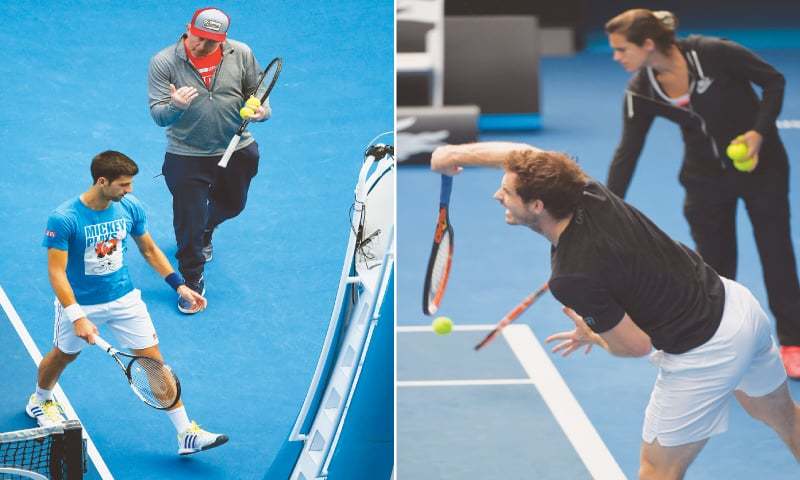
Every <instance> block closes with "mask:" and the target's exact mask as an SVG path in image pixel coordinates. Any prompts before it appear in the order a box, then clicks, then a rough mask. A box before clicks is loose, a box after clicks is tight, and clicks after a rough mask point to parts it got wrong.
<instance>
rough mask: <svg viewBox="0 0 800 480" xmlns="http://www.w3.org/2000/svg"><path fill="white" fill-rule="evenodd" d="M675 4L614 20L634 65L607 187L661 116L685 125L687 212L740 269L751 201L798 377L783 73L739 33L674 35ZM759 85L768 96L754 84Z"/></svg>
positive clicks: (788, 357) (621, 53) (774, 305)
mask: <svg viewBox="0 0 800 480" xmlns="http://www.w3.org/2000/svg"><path fill="white" fill-rule="evenodd" d="M676 26H677V19H676V18H675V16H674V15H673V14H671V13H670V12H664V11H660V12H653V11H650V10H646V9H634V10H628V11H626V12H624V13H622V14H620V15H618V16H616V17H614V18H612V19H611V20H610V21H609V22H608V23H606V26H605V28H606V33H607V34H608V38H609V43H610V44H611V47H612V49H613V50H614V60H615V61H617V62H619V63H620V64H621V65H622V66H623V67H624V68H625V70H627V71H629V72H635V73H634V75H633V77H632V78H631V80H630V82H629V83H628V88H627V89H626V91H625V98H624V102H623V119H624V124H623V125H624V126H623V133H622V139H621V141H620V144H619V146H618V147H617V150H616V152H615V153H614V159H613V161H612V162H611V166H610V168H609V172H608V181H607V184H608V187H609V188H610V189H611V190H612V191H613V192H614V193H616V194H617V195H619V196H621V197H624V195H625V192H626V190H627V189H628V185H629V184H630V181H631V177H632V176H633V171H634V169H635V167H636V163H637V161H638V159H639V155H640V153H641V151H642V147H643V146H644V141H645V138H646V136H647V132H648V130H649V129H650V126H651V125H652V123H653V119H654V118H655V117H656V116H661V117H665V118H667V119H669V120H671V121H673V122H675V123H676V124H678V126H679V127H680V129H681V135H682V137H683V142H684V155H683V164H682V166H681V170H680V182H681V184H682V185H683V186H684V188H685V189H686V198H685V202H684V215H685V217H686V220H687V221H688V222H689V226H690V228H691V232H692V237H693V238H694V241H695V243H696V245H697V251H698V252H699V253H700V255H702V257H703V259H704V260H705V261H706V263H708V264H709V265H711V266H712V267H713V268H714V269H715V270H716V271H717V272H718V273H719V274H720V275H722V276H724V277H727V278H731V279H735V278H736V255H737V249H736V205H737V202H738V200H739V199H740V198H741V199H742V200H743V201H744V204H745V207H746V208H747V213H748V215H749V217H750V221H751V222H752V225H753V232H754V234H755V239H756V245H757V246H758V252H759V255H760V257H761V264H762V267H763V271H764V280H765V283H766V287H767V295H768V297H769V305H770V309H771V310H772V312H773V314H774V315H775V319H776V323H777V331H778V338H779V340H780V343H781V358H782V359H783V363H784V366H785V367H786V370H787V373H788V374H789V376H791V377H793V378H800V283H799V282H798V278H797V268H796V262H795V256H794V249H793V247H792V241H791V233H790V228H789V161H788V157H787V155H786V150H785V149H784V147H783V143H782V142H781V139H780V137H779V135H778V130H777V128H776V126H775V120H776V118H777V116H778V114H779V113H780V110H781V104H782V102H783V88H784V83H785V81H784V78H783V75H781V74H780V72H778V71H777V70H775V69H774V68H773V67H772V66H771V65H769V64H767V63H766V62H764V61H763V60H762V59H760V58H759V57H757V56H756V55H755V54H754V53H753V52H751V51H749V50H747V49H746V48H744V47H742V46H741V45H738V44H736V43H734V42H731V41H727V40H723V39H719V38H713V37H704V36H699V35H692V36H689V37H687V38H685V39H676V38H675V27H676ZM753 83H754V84H756V85H758V86H759V87H761V90H762V94H761V98H759V97H758V95H756V93H755V91H754V90H753V86H752V84H753ZM734 139H737V140H738V141H742V142H744V143H746V144H747V147H748V156H750V157H753V158H754V159H755V160H756V161H755V165H754V167H753V168H752V169H751V170H750V171H748V172H742V171H739V170H737V169H736V168H734V166H733V162H732V161H731V159H729V158H728V157H727V156H726V155H725V153H724V152H725V149H726V147H727V145H728V144H729V143H730V142H731V141H733V140H734Z"/></svg>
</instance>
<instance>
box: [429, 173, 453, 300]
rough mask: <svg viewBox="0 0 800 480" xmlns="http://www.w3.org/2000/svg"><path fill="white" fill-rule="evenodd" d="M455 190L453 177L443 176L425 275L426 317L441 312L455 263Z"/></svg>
mask: <svg viewBox="0 0 800 480" xmlns="http://www.w3.org/2000/svg"><path fill="white" fill-rule="evenodd" d="M452 190H453V177H451V176H449V175H442V190H441V193H440V195H439V217H438V219H437V220H436V232H435V233H434V235H433V247H431V256H430V258H429V259H428V270H427V272H426V273H425V286H424V287H423V291H422V311H423V312H425V315H433V314H434V313H436V311H437V310H439V305H440V304H441V302H442V297H443V296H444V291H445V288H447V280H448V278H449V276H450V265H451V264H452V262H453V226H452V225H450V214H449V209H450V192H451V191H452Z"/></svg>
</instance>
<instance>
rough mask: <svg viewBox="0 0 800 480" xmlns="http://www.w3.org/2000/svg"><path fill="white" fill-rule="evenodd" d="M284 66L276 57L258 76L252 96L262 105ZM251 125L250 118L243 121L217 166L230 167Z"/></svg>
mask: <svg viewBox="0 0 800 480" xmlns="http://www.w3.org/2000/svg"><path fill="white" fill-rule="evenodd" d="M282 66H283V60H281V59H280V58H279V57H276V58H274V59H272V61H271V62H269V65H267V68H265V69H264V71H263V72H261V74H260V75H259V76H258V83H257V84H256V89H255V91H254V92H253V94H252V96H254V97H256V98H257V99H258V100H259V101H260V102H261V104H262V105H263V104H264V102H266V101H267V97H269V94H270V92H272V89H273V88H274V87H275V82H277V81H278V76H279V75H280V74H281V68H282ZM249 123H250V119H249V118H245V119H244V120H242V124H241V125H239V130H237V131H236V134H235V135H234V136H233V138H231V141H230V143H228V148H226V149H225V153H224V154H222V158H221V159H220V161H219V163H217V165H219V166H220V167H222V168H226V167H227V166H228V162H229V161H230V159H231V156H232V155H233V152H234V151H235V150H236V146H237V145H239V140H241V139H242V134H243V133H244V131H245V129H246V128H247V125H248V124H249Z"/></svg>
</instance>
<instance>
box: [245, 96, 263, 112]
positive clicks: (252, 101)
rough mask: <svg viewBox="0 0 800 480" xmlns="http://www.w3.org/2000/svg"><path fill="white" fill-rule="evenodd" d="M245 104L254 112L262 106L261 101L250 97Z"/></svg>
mask: <svg viewBox="0 0 800 480" xmlns="http://www.w3.org/2000/svg"><path fill="white" fill-rule="evenodd" d="M244 104H245V105H247V106H248V107H250V108H252V109H253V110H257V109H258V107H260V106H261V100H259V99H257V98H256V97H250V98H248V99H247V101H246V102H245V103H244Z"/></svg>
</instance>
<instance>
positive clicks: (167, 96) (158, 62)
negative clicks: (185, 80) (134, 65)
mask: <svg viewBox="0 0 800 480" xmlns="http://www.w3.org/2000/svg"><path fill="white" fill-rule="evenodd" d="M184 88H185V87H184ZM175 92H176V90H175V86H174V85H173V84H172V82H171V79H170V74H169V65H167V60H166V59H164V58H161V57H160V55H156V56H155V57H153V58H152V59H150V68H149V70H148V76H147V94H148V97H149V102H150V116H151V117H153V120H154V121H155V122H156V124H157V125H158V126H159V127H167V126H169V125H172V124H173V123H175V122H176V121H177V120H178V119H179V118H180V117H181V115H183V112H184V110H185V108H184V109H181V108H179V106H178V105H176V104H175V102H174V101H173V95H174V94H175ZM187 107H188V105H187Z"/></svg>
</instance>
